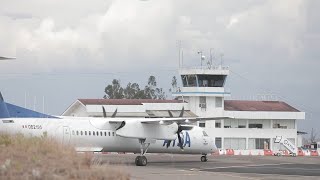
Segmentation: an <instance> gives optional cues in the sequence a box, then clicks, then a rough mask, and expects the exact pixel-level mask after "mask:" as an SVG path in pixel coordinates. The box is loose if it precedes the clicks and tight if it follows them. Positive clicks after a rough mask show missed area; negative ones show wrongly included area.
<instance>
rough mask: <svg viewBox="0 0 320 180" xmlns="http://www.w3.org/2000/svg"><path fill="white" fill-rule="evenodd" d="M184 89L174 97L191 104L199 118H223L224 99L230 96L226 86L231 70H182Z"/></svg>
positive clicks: (200, 68)
mask: <svg viewBox="0 0 320 180" xmlns="http://www.w3.org/2000/svg"><path fill="white" fill-rule="evenodd" d="M179 75H180V76H181V80H182V87H180V88H179V89H178V90H177V92H173V93H172V95H173V96H175V97H180V98H182V99H183V100H184V101H187V102H188V104H189V108H190V110H191V111H192V112H193V113H195V114H196V115H197V116H201V117H215V116H223V112H224V97H225V96H230V92H226V91H225V88H224V85H225V82H226V79H227V76H228V75H229V68H228V67H222V66H211V67H199V68H180V69H179Z"/></svg>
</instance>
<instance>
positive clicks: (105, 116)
mask: <svg viewBox="0 0 320 180" xmlns="http://www.w3.org/2000/svg"><path fill="white" fill-rule="evenodd" d="M117 112H118V108H117V109H116V110H115V111H114V113H113V114H112V116H111V118H115V117H116V115H117ZM102 113H103V117H104V118H107V113H106V109H105V108H104V106H102Z"/></svg>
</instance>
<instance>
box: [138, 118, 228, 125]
mask: <svg viewBox="0 0 320 180" xmlns="http://www.w3.org/2000/svg"><path fill="white" fill-rule="evenodd" d="M232 118H233V117H194V118H146V119H143V120H141V121H140V122H141V123H148V124H152V123H159V124H170V123H178V124H190V123H194V122H197V121H210V120H220V119H232Z"/></svg>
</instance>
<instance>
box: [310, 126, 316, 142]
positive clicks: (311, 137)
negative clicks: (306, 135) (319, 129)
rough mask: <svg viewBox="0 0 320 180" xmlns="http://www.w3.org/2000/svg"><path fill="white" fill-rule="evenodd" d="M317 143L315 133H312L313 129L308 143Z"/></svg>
mask: <svg viewBox="0 0 320 180" xmlns="http://www.w3.org/2000/svg"><path fill="white" fill-rule="evenodd" d="M316 141H317V133H316V132H314V129H313V128H312V129H311V133H310V143H315V142H316Z"/></svg>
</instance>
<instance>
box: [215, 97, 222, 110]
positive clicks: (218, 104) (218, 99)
mask: <svg viewBox="0 0 320 180" xmlns="http://www.w3.org/2000/svg"><path fill="white" fill-rule="evenodd" d="M216 107H217V108H221V107H222V97H216Z"/></svg>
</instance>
